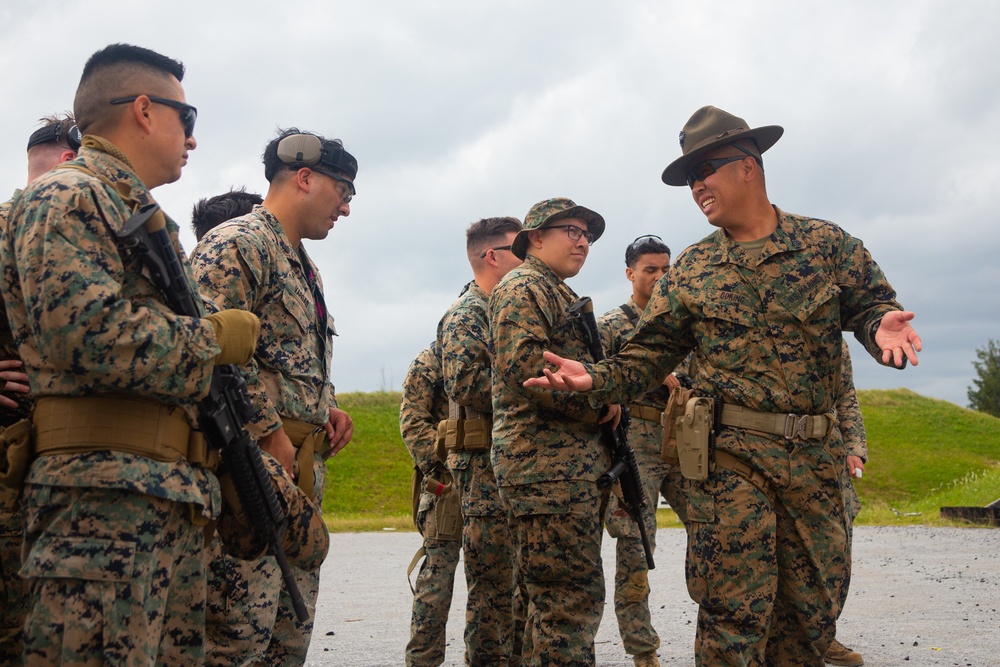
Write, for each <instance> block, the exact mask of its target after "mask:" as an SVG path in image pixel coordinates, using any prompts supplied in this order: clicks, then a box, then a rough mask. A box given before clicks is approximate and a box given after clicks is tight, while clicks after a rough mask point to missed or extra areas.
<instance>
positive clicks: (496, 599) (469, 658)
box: [451, 451, 524, 667]
mask: <svg viewBox="0 0 1000 667" xmlns="http://www.w3.org/2000/svg"><path fill="white" fill-rule="evenodd" d="M465 458H466V461H464V463H467V464H468V465H467V466H466V467H462V468H454V467H453V468H452V471H451V474H452V476H453V477H454V479H455V484H456V487H457V489H458V492H459V497H460V498H461V501H462V554H463V560H464V563H465V581H466V583H467V584H468V588H469V596H468V600H467V603H466V607H465V664H466V665H467V666H468V667H506V666H507V665H509V664H510V660H511V655H512V654H513V655H514V656H515V662H517V656H520V649H521V642H520V641H519V640H520V637H521V634H522V632H523V627H524V618H523V611H521V613H520V616H521V618H520V619H519V620H520V622H519V623H515V619H514V601H515V595H514V591H515V581H516V577H515V574H514V553H513V549H512V547H511V545H512V543H513V539H512V535H511V529H510V524H509V523H508V521H507V511H506V510H505V509H504V506H503V503H502V502H501V500H500V490H499V489H498V487H497V481H496V477H495V476H494V475H493V466H492V465H491V464H490V456H489V452H488V451H486V452H482V453H478V454H474V455H471V456H467V457H465ZM515 625H516V626H517V628H516V630H515Z"/></svg>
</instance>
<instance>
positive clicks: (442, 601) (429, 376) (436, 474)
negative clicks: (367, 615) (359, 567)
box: [399, 347, 462, 667]
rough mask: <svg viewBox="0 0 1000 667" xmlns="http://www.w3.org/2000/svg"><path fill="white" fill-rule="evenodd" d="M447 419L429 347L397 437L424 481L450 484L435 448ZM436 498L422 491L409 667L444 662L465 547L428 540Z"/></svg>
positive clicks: (413, 377)
mask: <svg viewBox="0 0 1000 667" xmlns="http://www.w3.org/2000/svg"><path fill="white" fill-rule="evenodd" d="M447 416H448V400H447V398H445V395H444V381H443V380H442V379H441V360H440V358H439V357H438V355H437V352H436V351H435V350H434V349H433V347H429V348H427V349H425V350H423V351H422V352H421V353H420V354H418V355H417V358H416V359H414V360H413V363H412V364H410V368H409V370H408V371H407V372H406V379H405V380H404V381H403V400H402V403H401V404H400V407H399V432H400V434H401V435H402V436H403V442H404V443H406V448H407V449H408V450H409V451H410V456H412V457H413V465H414V466H417V467H418V468H419V469H420V472H421V474H422V475H423V477H424V478H425V479H427V478H430V479H435V480H437V481H439V482H441V483H443V484H448V483H450V482H451V473H450V472H448V470H447V468H446V467H445V466H444V464H442V463H441V462H440V461H439V460H438V458H437V456H436V455H435V453H434V448H435V441H436V440H437V425H438V422H440V421H441V420H442V419H445V418H446V417H447ZM438 498H439V496H437V495H435V494H433V493H430V492H428V491H423V492H422V493H421V494H420V505H419V508H418V510H417V530H419V531H420V534H421V535H422V536H424V541H423V551H424V562H423V564H422V565H421V566H420V572H419V573H418V574H417V581H416V584H415V585H414V587H413V613H412V616H411V617H410V641H409V643H408V644H407V645H406V665H407V667H433V666H435V665H440V664H441V663H443V662H444V653H445V645H446V638H445V626H446V624H447V623H448V610H449V609H450V608H451V596H452V591H453V590H454V585H455V570H456V569H457V568H458V558H459V554H460V552H461V548H462V542H461V539H460V538H459V536H458V535H457V534H456V535H455V539H449V540H443V539H433V538H431V537H428V536H427V531H426V528H427V523H428V518H429V517H430V516H431V515H432V514H433V513H434V510H435V507H436V506H437V502H438ZM456 533H457V531H456Z"/></svg>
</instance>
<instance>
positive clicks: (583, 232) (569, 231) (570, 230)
mask: <svg viewBox="0 0 1000 667" xmlns="http://www.w3.org/2000/svg"><path fill="white" fill-rule="evenodd" d="M542 229H543V230H545V229H565V230H566V235H567V236H569V240H570V241H579V240H580V237H581V236H582V237H584V238H586V239H587V244H588V245H590V244H593V242H594V235H593V233H592V232H591V231H590V230H588V229H580V228H579V227H577V226H576V225H549V226H548V227H542Z"/></svg>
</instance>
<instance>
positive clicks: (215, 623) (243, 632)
mask: <svg viewBox="0 0 1000 667" xmlns="http://www.w3.org/2000/svg"><path fill="white" fill-rule="evenodd" d="M209 558H210V559H209V564H208V602H207V605H206V614H205V616H206V619H205V621H206V626H205V664H206V665H209V667H228V666H233V667H242V666H244V665H253V664H262V663H263V660H264V654H265V653H266V652H267V647H268V645H269V644H270V641H271V630H272V628H273V627H274V618H275V616H276V614H277V611H278V596H279V595H280V592H281V587H282V585H283V584H282V581H281V572H280V571H279V570H278V565H277V563H275V561H274V558H273V557H270V556H268V557H265V558H259V559H257V560H254V561H246V560H240V559H238V558H233V557H231V556H227V555H226V554H225V553H223V550H222V541H221V540H220V539H219V536H218V535H216V536H215V538H214V539H213V540H212V544H211V545H210V546H209Z"/></svg>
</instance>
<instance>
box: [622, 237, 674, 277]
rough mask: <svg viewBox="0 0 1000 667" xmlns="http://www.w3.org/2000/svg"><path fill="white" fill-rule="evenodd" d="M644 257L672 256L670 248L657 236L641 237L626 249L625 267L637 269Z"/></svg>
mask: <svg viewBox="0 0 1000 667" xmlns="http://www.w3.org/2000/svg"><path fill="white" fill-rule="evenodd" d="M643 255H670V247H669V246H667V244H666V243H664V242H663V241H661V240H660V239H659V238H658V237H656V236H640V237H639V238H637V239H636V240H635V241H632V243H630V244H629V245H628V247H627V248H625V266H627V267H628V268H630V269H633V268H635V265H636V263H637V262H638V261H639V258H640V257H642V256H643Z"/></svg>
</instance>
